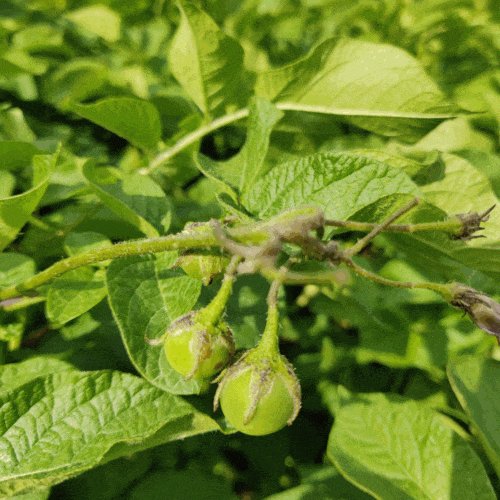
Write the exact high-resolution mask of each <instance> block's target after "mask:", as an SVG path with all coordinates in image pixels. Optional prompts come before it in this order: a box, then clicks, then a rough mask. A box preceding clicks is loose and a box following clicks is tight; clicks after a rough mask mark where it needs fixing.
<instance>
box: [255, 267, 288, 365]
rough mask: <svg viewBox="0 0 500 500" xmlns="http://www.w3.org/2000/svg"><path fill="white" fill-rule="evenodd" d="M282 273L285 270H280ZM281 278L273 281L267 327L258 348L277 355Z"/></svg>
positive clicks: (270, 354) (268, 299)
mask: <svg viewBox="0 0 500 500" xmlns="http://www.w3.org/2000/svg"><path fill="white" fill-rule="evenodd" d="M280 272H281V274H282V275H284V272H282V271H281V270H280ZM281 283H282V281H281V279H276V280H274V281H273V282H272V283H271V288H270V289H269V293H268V295H267V319H266V327H265V328H264V331H263V332H262V337H261V338H260V341H259V344H258V349H259V351H260V352H261V353H265V354H266V355H268V356H271V357H275V356H278V355H279V335H278V329H279V312H278V292H279V289H280V286H281Z"/></svg>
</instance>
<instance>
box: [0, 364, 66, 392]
mask: <svg viewBox="0 0 500 500" xmlns="http://www.w3.org/2000/svg"><path fill="white" fill-rule="evenodd" d="M72 369H73V366H72V365H70V364H69V363H66V362H65V361H62V360H60V359H57V358H52V357H49V356H35V357H32V358H29V359H26V360H25V361H20V362H18V363H9V364H7V365H2V366H0V392H2V393H3V392H6V391H12V390H13V389H16V388H17V387H19V386H21V385H24V384H26V383H27V382H30V381H31V380H33V379H35V378H38V377H45V376H47V375H50V374H51V373H55V372H60V371H65V370H72Z"/></svg>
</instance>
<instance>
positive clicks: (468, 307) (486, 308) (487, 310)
mask: <svg viewBox="0 0 500 500" xmlns="http://www.w3.org/2000/svg"><path fill="white" fill-rule="evenodd" d="M451 303H452V305H454V306H455V307H459V308H460V309H463V310H464V311H465V312H466V313H467V314H468V315H469V317H470V318H471V319H472V321H474V323H475V324H476V325H477V326H478V327H479V328H481V329H482V330H484V331H485V332H488V333H490V334H491V335H495V336H496V337H497V339H498V342H499V343H500V304H499V303H498V302H496V301H494V300H493V299H492V298H490V297H488V296H487V295H485V294H483V293H481V292H478V291H477V290H474V289H473V288H469V287H467V286H464V285H457V286H456V288H455V293H454V296H453V300H452V301H451Z"/></svg>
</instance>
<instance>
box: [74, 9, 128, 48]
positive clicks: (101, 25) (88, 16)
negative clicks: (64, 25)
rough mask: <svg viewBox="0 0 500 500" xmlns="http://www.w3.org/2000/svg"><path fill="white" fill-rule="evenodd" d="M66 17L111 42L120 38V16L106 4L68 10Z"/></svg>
mask: <svg viewBox="0 0 500 500" xmlns="http://www.w3.org/2000/svg"><path fill="white" fill-rule="evenodd" d="M64 17H66V18H67V19H69V20H70V21H72V22H73V23H75V24H76V25H77V26H78V27H79V28H83V29H84V30H85V31H88V32H90V33H93V34H94V35H97V36H100V37H101V38H104V40H106V41H107V42H109V43H113V42H116V41H118V39H119V38H120V24H121V19H120V16H119V15H118V14H117V13H116V12H115V11H114V10H112V9H110V8H109V7H108V6H106V5H99V4H96V5H89V6H87V7H82V8H81V9H77V10H73V11H71V12H68V13H67V14H66V15H65V16H64Z"/></svg>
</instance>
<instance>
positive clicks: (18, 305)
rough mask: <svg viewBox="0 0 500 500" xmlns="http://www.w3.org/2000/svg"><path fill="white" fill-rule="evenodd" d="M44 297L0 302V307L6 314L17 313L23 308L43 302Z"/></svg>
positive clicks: (16, 298) (18, 298)
mask: <svg viewBox="0 0 500 500" xmlns="http://www.w3.org/2000/svg"><path fill="white" fill-rule="evenodd" d="M44 301H45V297H42V296H35V297H15V298H11V299H7V300H3V301H2V302H0V307H1V308H2V309H3V310H4V311H6V312H12V311H17V310H19V309H24V308H25V307H29V306H32V305H34V304H38V303H40V302H44Z"/></svg>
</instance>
